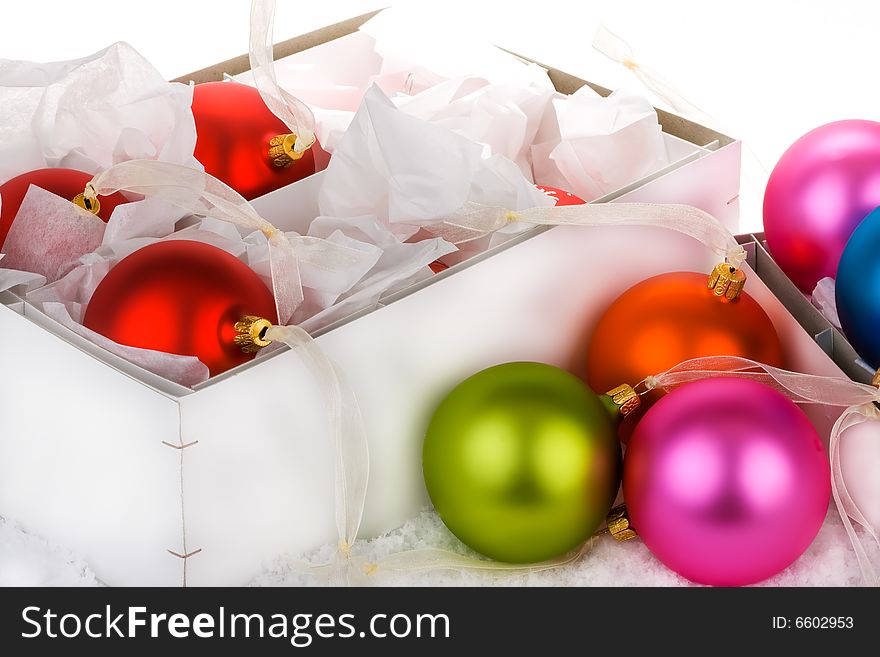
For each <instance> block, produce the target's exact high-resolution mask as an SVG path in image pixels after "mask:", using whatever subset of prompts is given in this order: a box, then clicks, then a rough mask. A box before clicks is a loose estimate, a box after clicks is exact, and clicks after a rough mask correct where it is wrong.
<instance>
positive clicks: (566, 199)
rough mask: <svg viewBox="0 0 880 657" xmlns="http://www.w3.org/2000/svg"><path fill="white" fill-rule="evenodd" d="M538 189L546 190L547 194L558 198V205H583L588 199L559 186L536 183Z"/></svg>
mask: <svg viewBox="0 0 880 657" xmlns="http://www.w3.org/2000/svg"><path fill="white" fill-rule="evenodd" d="M535 187H537V188H538V189H540V190H541V191H542V192H544V193H545V194H546V195H547V196H549V197H550V198H552V199H556V206H557V207H558V206H561V205H583V204H584V203H586V201H585V200H584V199H582V198H580V197H578V196H575V195H574V194H572V193H571V192H566V191H565V190H564V189H559V188H558V187H548V186H547V185H535Z"/></svg>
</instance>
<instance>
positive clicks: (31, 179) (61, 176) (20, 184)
mask: <svg viewBox="0 0 880 657" xmlns="http://www.w3.org/2000/svg"><path fill="white" fill-rule="evenodd" d="M91 179H92V176H91V174H88V173H85V172H83V171H77V170H75V169H36V170H34V171H28V172H27V173H23V174H21V175H20V176H16V177H15V178H10V179H9V180H7V181H6V182H5V183H3V184H2V185H0V199H2V208H0V248H2V247H3V243H4V242H5V241H6V235H7V234H8V233H9V229H10V228H11V227H12V222H13V220H14V219H15V215H17V214H18V209H19V207H21V202H22V201H23V200H24V197H25V194H27V190H28V187H30V186H31V185H36V186H37V187H40V188H42V189H45V190H46V191H47V192H51V193H53V194H55V195H56V196H61V197H62V198H66V199H70V200H71V201H73V202H76V203H77V205H80V207H84V208H85V209H87V210H89V211H90V212H93V213H94V214H96V215H98V216H99V217H100V218H101V219H103V220H104V221H105V222H106V221H107V220H108V219H110V215H111V214H113V209H114V208H115V207H116V206H117V205H119V204H121V203H127V202H128V199H126V198H125V197H124V196H123V195H122V194H119V193H118V192H117V193H115V194H109V195H107V196H102V197H101V199H100V202H99V203H98V206H97V208H94V207H86V206H87V205H88V203H87V202H86V201H79V202H77V201H74V199H76V197H77V196H78V195H80V194H82V193H83V192H84V191H85V188H86V183H87V182H89V181H90V180H91Z"/></svg>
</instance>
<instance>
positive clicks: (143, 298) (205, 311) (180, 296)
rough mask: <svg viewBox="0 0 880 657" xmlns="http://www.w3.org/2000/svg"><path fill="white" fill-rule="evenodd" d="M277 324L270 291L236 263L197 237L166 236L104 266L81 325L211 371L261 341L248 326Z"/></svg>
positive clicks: (241, 358)
mask: <svg viewBox="0 0 880 657" xmlns="http://www.w3.org/2000/svg"><path fill="white" fill-rule="evenodd" d="M257 319H260V320H261V321H260V322H257V323H256V324H255V323H254V320H257ZM242 320H244V321H242ZM277 321H278V317H277V314H276V311H275V299H274V297H273V296H272V292H271V291H270V290H269V289H268V288H267V287H266V285H265V284H264V283H263V281H262V280H260V278H259V277H258V276H257V275H256V274H255V273H254V272H253V271H252V270H251V269H250V268H249V267H248V266H247V265H245V264H244V263H243V262H242V261H241V260H239V259H238V258H236V257H234V256H232V255H230V254H228V253H226V252H225V251H223V250H221V249H218V248H217V247H214V246H211V245H209V244H204V243H202V242H193V241H189V240H169V241H166V242H156V243H155V244H151V245H150V246H147V247H144V248H142V249H139V250H138V251H135V252H134V253H132V254H131V255H129V256H128V257H126V258H124V259H123V260H121V261H120V262H119V263H118V264H117V265H116V266H115V267H114V268H113V269H111V270H110V273H108V274H107V275H106V276H105V277H104V280H103V281H101V284H100V285H98V288H97V289H96V290H95V292H94V294H93V295H92V298H91V300H90V301H89V305H88V308H87V309H86V313H85V318H84V319H83V325H85V326H86V327H88V328H90V329H92V330H93V331H96V332H97V333H100V334H101V335H103V336H105V337H108V338H110V339H111V340H113V341H114V342H118V343H119V344H124V345H128V346H131V347H140V348H142V349H154V350H156V351H164V352H167V353H172V354H181V355H184V356H196V357H198V359H199V360H200V361H202V362H203V363H204V364H205V365H207V366H208V369H209V370H210V371H211V376H214V375H217V374H220V373H221V372H225V371H226V370H228V369H230V368H232V367H235V366H236V365H240V364H241V363H244V362H246V361H248V360H250V359H251V358H253V354H254V353H255V352H256V351H258V350H259V347H260V346H265V344H260V342H259V340H258V339H257V340H251V339H250V338H249V337H248V335H250V336H251V337H257V338H259V337H260V334H259V329H258V330H257V332H256V334H252V333H250V331H251V329H252V328H253V326H257V327H260V326H262V327H264V328H265V327H268V326H269V324H274V323H277ZM237 324H238V326H237ZM254 343H256V344H254Z"/></svg>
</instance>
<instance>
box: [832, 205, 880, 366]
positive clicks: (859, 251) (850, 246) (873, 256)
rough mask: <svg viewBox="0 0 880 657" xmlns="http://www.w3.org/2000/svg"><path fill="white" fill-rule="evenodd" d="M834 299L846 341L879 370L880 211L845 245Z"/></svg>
mask: <svg viewBox="0 0 880 657" xmlns="http://www.w3.org/2000/svg"><path fill="white" fill-rule="evenodd" d="M835 297H836V302H837V314H838V315H839V316H840V326H841V328H843V333H844V335H846V338H847V340H849V342H850V344H851V345H852V346H853V347H854V348H855V350H856V351H857V352H858V354H859V356H861V357H862V358H863V359H864V360H865V361H866V362H867V363H868V364H869V365H870V366H871V367H873V368H875V369H876V368H878V367H880V208H877V209H875V210H874V211H873V212H871V213H870V214H869V215H868V216H867V217H865V218H864V219H863V220H862V223H860V224H859V225H858V227H857V228H856V230H855V232H854V233H853V234H852V236H851V237H850V238H849V241H848V242H847V243H846V248H844V250H843V255H842V256H841V258H840V264H839V265H838V266H837V280H836V281H835Z"/></svg>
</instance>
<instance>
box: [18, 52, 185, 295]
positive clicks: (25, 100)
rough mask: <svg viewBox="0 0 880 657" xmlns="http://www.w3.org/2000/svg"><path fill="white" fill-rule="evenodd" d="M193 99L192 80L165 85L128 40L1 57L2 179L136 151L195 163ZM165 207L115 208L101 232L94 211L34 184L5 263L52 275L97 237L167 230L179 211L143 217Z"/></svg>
mask: <svg viewBox="0 0 880 657" xmlns="http://www.w3.org/2000/svg"><path fill="white" fill-rule="evenodd" d="M191 102H192V89H191V87H190V86H188V85H184V84H179V83H171V82H166V81H165V80H164V79H163V78H162V75H161V74H160V73H159V71H157V70H156V69H155V68H153V66H152V65H151V64H150V63H149V62H147V61H146V60H145V59H144V58H143V57H141V55H139V54H138V53H137V52H136V51H135V50H134V49H133V48H132V47H131V46H129V45H128V44H125V43H116V44H114V45H112V46H110V47H108V48H106V49H105V50H102V51H101V52H98V53H96V54H94V55H91V56H89V57H85V58H82V59H77V60H72V61H67V62H52V63H48V64H41V63H35V62H25V61H13V60H0V182H3V181H5V180H8V179H9V178H11V177H14V176H17V175H20V174H22V173H26V172H28V171H32V170H35V169H42V168H47V167H66V168H72V169H77V170H80V171H84V172H86V173H95V172H97V171H99V170H101V169H105V168H107V167H109V166H111V165H113V164H116V163H118V162H121V161H125V160H130V159H138V158H146V159H158V160H162V161H166V162H173V163H175V164H182V165H185V166H189V167H193V168H197V169H201V168H202V167H201V165H200V164H199V163H198V161H197V160H196V159H195V158H194V157H193V150H194V148H195V141H196V133H195V123H194V121H193V116H192V111H191V108H190V105H191ZM166 208H167V206H161V207H159V206H157V205H156V204H152V203H144V202H136V203H131V204H127V205H120V206H118V207H117V208H116V210H115V211H114V215H113V217H111V221H110V223H109V226H108V227H107V230H108V231H109V233H108V234H106V235H105V232H104V231H105V225H104V223H103V222H102V221H100V220H99V219H98V218H97V217H95V216H93V215H91V214H90V213H88V212H86V211H84V210H83V209H81V208H79V207H77V206H75V205H74V204H73V203H70V202H69V199H61V198H59V197H57V196H54V195H52V194H50V193H48V192H46V191H44V190H42V189H39V188H36V187H33V186H32V187H31V188H30V189H29V190H28V192H27V195H26V196H25V199H24V200H23V202H22V205H21V207H20V208H19V211H18V214H17V216H16V219H15V220H14V222H13V224H12V228H11V229H10V231H9V236H8V237H7V239H6V241H5V244H4V245H2V247H3V249H4V251H5V252H6V253H7V255H8V258H7V259H6V261H5V263H4V264H3V266H4V267H8V268H13V269H19V270H24V271H28V272H33V273H37V274H41V275H44V276H46V277H47V279H48V281H49V282H52V281H54V280H56V279H57V278H58V277H60V276H61V275H63V274H65V273H66V272H67V271H68V270H69V265H70V263H71V262H72V261H74V260H76V259H77V258H78V257H79V256H81V255H82V254H85V253H89V252H91V251H92V250H94V249H95V248H96V247H97V246H99V245H100V244H102V243H105V244H106V243H107V242H108V241H111V242H113V241H117V240H119V239H123V238H124V239H129V238H133V237H161V236H163V235H167V234H168V233H170V232H171V231H172V230H173V228H174V223H175V221H176V220H177V219H179V218H180V213H175V212H172V213H168V214H167V215H166V216H167V217H169V218H170V217H173V221H172V220H169V221H164V222H160V223H158V224H157V223H156V222H155V221H154V219H155V218H154V217H153V216H150V213H151V212H155V211H157V209H158V210H159V211H161V212H165V210H166ZM141 212H145V213H147V214H146V215H144V216H141V214H140V213H141ZM117 215H119V217H118V218H117ZM114 218H116V220H115V221H114ZM145 226H149V227H150V228H149V229H147V230H146V232H143V227H145Z"/></svg>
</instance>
